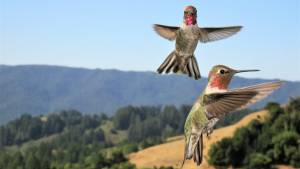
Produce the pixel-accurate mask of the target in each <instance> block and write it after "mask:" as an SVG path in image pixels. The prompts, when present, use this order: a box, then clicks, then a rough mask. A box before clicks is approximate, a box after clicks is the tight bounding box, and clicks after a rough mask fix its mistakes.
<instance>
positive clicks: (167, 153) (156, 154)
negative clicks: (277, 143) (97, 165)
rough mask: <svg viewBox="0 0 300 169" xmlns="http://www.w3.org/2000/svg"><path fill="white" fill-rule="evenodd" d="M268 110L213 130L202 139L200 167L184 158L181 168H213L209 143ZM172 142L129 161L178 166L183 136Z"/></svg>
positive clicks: (141, 163) (173, 139) (180, 162)
mask: <svg viewBox="0 0 300 169" xmlns="http://www.w3.org/2000/svg"><path fill="white" fill-rule="evenodd" d="M267 115H268V112H267V111H265V110H263V111H260V112H257V113H252V114H250V115H248V116H246V117H244V118H243V119H242V120H240V121H239V122H238V123H236V124H234V125H231V126H227V127H224V128H221V129H217V130H214V132H213V134H212V135H211V136H210V139H208V138H207V137H206V136H205V137H204V139H203V143H204V148H203V155H204V159H203V163H202V165H201V166H200V167H197V165H196V164H195V163H194V162H193V161H192V160H193V159H192V160H186V162H185V164H184V167H183V169H193V168H195V169H213V168H214V167H212V166H209V164H208V163H207V160H206V159H205V158H208V156H207V153H208V150H209V148H210V145H211V144H212V143H214V142H217V141H220V140H221V139H222V138H224V137H232V136H233V133H234V131H235V130H236V129H237V128H239V127H242V126H246V125H247V124H248V123H249V122H250V121H252V120H253V119H257V120H260V121H262V120H264V116H267ZM168 140H169V141H170V140H172V142H169V143H166V144H161V145H158V146H154V147H150V148H147V149H144V150H142V151H139V152H137V153H133V154H130V162H131V163H133V164H135V165H136V166H137V168H144V167H145V168H146V167H151V168H152V167H153V166H157V167H160V166H173V167H174V168H180V167H181V164H182V160H183V153H184V152H183V151H184V136H177V137H172V138H169V139H168ZM276 167H277V168H280V169H291V168H292V167H289V166H276Z"/></svg>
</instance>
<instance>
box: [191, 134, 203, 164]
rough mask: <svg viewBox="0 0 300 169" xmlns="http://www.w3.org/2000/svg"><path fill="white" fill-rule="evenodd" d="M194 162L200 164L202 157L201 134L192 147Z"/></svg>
mask: <svg viewBox="0 0 300 169" xmlns="http://www.w3.org/2000/svg"><path fill="white" fill-rule="evenodd" d="M193 156H194V162H196V163H197V166H199V165H200V164H202V158H203V137H202V134H201V136H200V138H199V140H198V143H197V145H196V147H195V149H194V155H193Z"/></svg>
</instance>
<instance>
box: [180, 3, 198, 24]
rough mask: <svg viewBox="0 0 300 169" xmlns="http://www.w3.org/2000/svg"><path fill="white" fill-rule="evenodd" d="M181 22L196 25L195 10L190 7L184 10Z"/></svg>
mask: <svg viewBox="0 0 300 169" xmlns="http://www.w3.org/2000/svg"><path fill="white" fill-rule="evenodd" d="M183 20H184V22H185V24H186V25H191V24H193V25H195V24H196V23H197V9H196V8H195V7H193V6H191V5H189V6H187V7H185V8H184V15H183Z"/></svg>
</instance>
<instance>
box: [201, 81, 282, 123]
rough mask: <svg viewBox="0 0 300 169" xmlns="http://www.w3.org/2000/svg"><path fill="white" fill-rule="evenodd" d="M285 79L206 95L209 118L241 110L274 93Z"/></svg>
mask: <svg viewBox="0 0 300 169" xmlns="http://www.w3.org/2000/svg"><path fill="white" fill-rule="evenodd" d="M282 84H284V81H278V82H270V83H263V84H259V85H254V86H249V87H245V88H239V89H232V90H229V91H227V92H225V93H211V94H207V95H204V98H203V104H204V107H205V109H206V116H207V118H208V119H212V118H220V117H221V116H223V115H225V114H228V113H230V112H233V111H237V110H241V109H243V108H245V107H247V106H249V105H251V104H253V103H255V102H257V101H259V100H261V99H263V98H265V97H267V95H268V94H270V93H272V92H273V91H274V90H275V89H277V88H279V87H280V86H281V85H282Z"/></svg>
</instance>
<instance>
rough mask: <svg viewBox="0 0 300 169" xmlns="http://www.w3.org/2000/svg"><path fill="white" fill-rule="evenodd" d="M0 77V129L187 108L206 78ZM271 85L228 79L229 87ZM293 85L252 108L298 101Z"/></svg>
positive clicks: (70, 71) (68, 72)
mask: <svg viewBox="0 0 300 169" xmlns="http://www.w3.org/2000/svg"><path fill="white" fill-rule="evenodd" d="M0 77H1V80H0V114H1V118H0V125H2V124H5V123H6V122H8V121H9V120H12V119H14V118H17V117H19V116H20V115H21V114H24V113H28V114H31V115H33V116H36V115H39V114H49V113H53V112H58V111H60V110H62V109H76V110H79V111H80V112H82V113H99V112H105V113H107V114H109V115H112V114H114V113H115V111H116V110H117V109H118V108H120V107H124V106H126V105H128V104H130V105H133V106H140V105H150V106H152V105H158V104H162V105H163V106H164V105H170V104H174V105H176V106H180V105H181V104H193V103H194V102H195V100H196V99H197V98H198V97H199V95H200V94H201V92H202V90H203V89H204V87H205V86H206V84H207V78H202V79H200V80H198V81H195V80H193V79H191V78H189V77H187V76H182V75H175V74H171V75H158V74H157V73H156V72H133V71H127V72H124V71H118V70H114V69H113V70H101V69H84V68H70V67H61V66H47V65H22V66H6V65H0ZM277 80H278V79H274V80H265V79H246V78H241V77H233V79H232V82H231V84H230V85H229V88H230V89H232V88H237V87H246V86H250V85H255V84H260V83H266V82H271V81H277ZM299 86H300V82H291V81H287V82H286V83H285V84H284V85H283V86H281V87H280V88H279V89H277V90H276V91H275V92H274V93H272V94H271V95H269V96H268V97H267V98H266V99H263V100H262V101H260V102H258V103H256V104H254V105H253V106H252V107H253V108H254V107H255V108H261V107H263V106H264V105H265V104H266V103H267V102H268V101H275V102H278V103H280V104H284V103H287V102H288V101H289V97H290V96H292V97H294V96H300V88H299Z"/></svg>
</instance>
